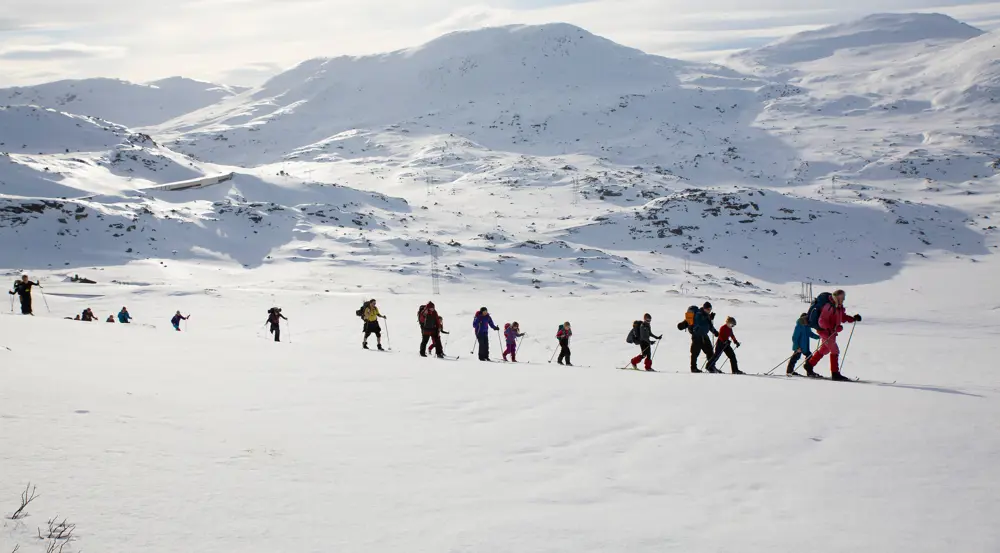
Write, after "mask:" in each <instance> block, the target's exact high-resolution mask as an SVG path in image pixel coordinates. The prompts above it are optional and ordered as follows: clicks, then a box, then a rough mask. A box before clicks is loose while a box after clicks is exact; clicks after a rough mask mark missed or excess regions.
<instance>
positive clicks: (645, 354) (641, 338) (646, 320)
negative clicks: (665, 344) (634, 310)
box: [632, 313, 663, 372]
mask: <svg viewBox="0 0 1000 553" xmlns="http://www.w3.org/2000/svg"><path fill="white" fill-rule="evenodd" d="M652 322H653V316H652V315H650V314H649V313H646V315H645V316H643V318H642V323H640V324H639V328H638V329H636V330H637V332H636V333H635V334H637V335H636V336H634V339H635V343H636V344H639V350H640V352H639V355H638V356H637V357H633V358H632V368H633V369H638V368H639V366H638V365H639V361H642V360H643V359H646V362H645V363H643V366H644V368H645V369H646V370H647V371H650V372H652V371H653V353H652V351H651V350H650V347H651V345H652V344H653V343H654V342H653V338H656V339H657V340H662V339H663V336H657V335H655V334H653V328H652V326H650V324H651V323H652Z"/></svg>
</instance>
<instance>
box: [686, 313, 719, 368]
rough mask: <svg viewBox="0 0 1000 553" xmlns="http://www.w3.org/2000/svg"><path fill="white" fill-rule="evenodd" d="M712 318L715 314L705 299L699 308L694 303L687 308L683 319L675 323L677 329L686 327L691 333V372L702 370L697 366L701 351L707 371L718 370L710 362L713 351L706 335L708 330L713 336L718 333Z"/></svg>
mask: <svg viewBox="0 0 1000 553" xmlns="http://www.w3.org/2000/svg"><path fill="white" fill-rule="evenodd" d="M713 319H715V314H714V313H712V304H711V303H710V302H707V301H706V302H705V304H704V305H702V306H701V309H698V307H697V306H695V305H692V306H691V307H690V308H688V311H687V314H686V315H685V320H684V321H682V322H681V323H680V324H679V325H677V328H678V329H679V330H685V329H686V330H687V331H688V332H690V333H691V372H693V373H700V372H702V371H701V369H699V368H698V356H699V355H701V354H702V353H704V354H705V357H706V358H707V360H708V368H707V370H708V372H710V373H717V372H720V371H719V370H718V369H716V368H715V365H714V364H713V363H712V358H713V357H714V356H715V352H714V351H713V349H712V339H711V338H709V337H708V333H709V332H711V333H712V334H714V335H715V336H718V335H719V331H718V330H716V329H715V325H714V324H712V320H713Z"/></svg>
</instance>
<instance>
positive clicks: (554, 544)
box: [0, 14, 1000, 553]
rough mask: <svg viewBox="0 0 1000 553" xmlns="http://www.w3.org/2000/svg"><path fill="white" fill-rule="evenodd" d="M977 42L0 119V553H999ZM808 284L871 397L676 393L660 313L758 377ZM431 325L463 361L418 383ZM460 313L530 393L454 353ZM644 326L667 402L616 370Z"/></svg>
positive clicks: (450, 61)
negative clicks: (570, 341) (53, 543)
mask: <svg viewBox="0 0 1000 553" xmlns="http://www.w3.org/2000/svg"><path fill="white" fill-rule="evenodd" d="M997 36H998V35H997V34H996V33H982V32H981V31H978V30H976V29H973V28H970V27H968V26H966V25H964V24H962V23H959V22H957V21H954V20H951V19H948V18H944V17H943V16H922V15H907V14H902V15H879V16H873V17H870V18H866V19H864V20H861V21H858V22H853V23H847V24H844V25H839V26H836V27H833V28H830V29H826V30H822V31H818V32H814V33H807V34H803V35H800V36H797V37H792V38H790V39H788V40H785V41H782V42H780V43H777V44H774V45H770V46H767V47H765V48H763V49H760V50H757V51H750V52H745V53H743V54H740V55H739V56H736V57H734V58H732V59H731V60H729V61H728V62H727V63H729V64H730V65H731V67H724V66H719V65H706V64H694V63H689V62H681V61H677V60H671V59H667V58H662V57H658V56H652V55H648V54H645V53H642V52H640V51H637V50H634V49H632V48H627V47H625V46H621V45H617V44H614V43H612V42H610V41H607V40H605V39H603V38H600V37H597V36H594V35H592V34H590V33H588V32H587V31H584V30H582V29H579V28H576V27H573V26H570V25H563V24H554V25H544V26H514V27H504V28H498V29H486V30H480V31H471V32H461V33H453V34H450V35H446V36H444V37H441V38H440V39H438V40H435V41H432V42H430V43H428V44H426V45H423V46H420V47H416V48H412V49H407V50H402V51H398V52H391V53H387V54H383V55H378V56H366V57H358V58H347V57H344V58H333V59H328V58H320V59H314V60H309V61H306V62H303V63H302V64H301V65H299V66H298V67H296V68H293V69H291V70H289V71H288V72H286V73H283V74H281V75H278V76H276V77H274V78H273V79H271V80H270V81H268V82H267V83H265V84H264V85H263V86H261V87H259V88H256V89H253V90H246V91H243V90H235V89H221V90H211V91H210V92H211V94H207V93H206V96H205V97H199V98H201V99H199V100H198V102H194V103H193V104H192V105H190V106H188V107H185V108H184V109H183V110H180V109H178V110H176V113H171V114H170V115H169V116H164V111H163V109H161V106H162V105H164V104H162V103H161V102H160V100H158V99H157V98H162V96H158V95H157V94H160V93H161V92H163V91H168V92H169V94H170V98H181V99H183V98H187V97H190V98H195V97H196V96H197V95H195V94H193V92H192V91H197V90H202V91H205V90H206V88H208V89H215V88H217V87H215V86H214V85H210V84H207V83H194V84H192V83H191V82H190V81H187V80H170V81H166V82H160V83H154V85H155V86H156V87H158V88H156V89H155V90H158V91H160V92H157V93H156V94H154V95H152V96H149V97H148V98H147V99H144V100H142V102H145V103H142V102H139V103H136V102H132V101H131V100H128V98H131V96H129V94H132V92H126V91H134V90H136V89H135V88H134V87H135V85H130V84H127V83H120V82H119V83H116V84H114V86H109V87H108V88H106V89H102V91H103V93H102V94H100V95H97V96H99V97H100V98H102V101H107V102H109V104H108V105H118V104H121V105H122V106H129V107H128V108H127V109H126V108H122V109H123V110H124V111H121V112H118V113H119V115H121V118H118V119H116V117H115V115H114V113H112V114H111V115H102V113H104V112H101V111H100V110H95V112H94V113H87V112H86V111H89V110H80V109H78V107H79V106H80V105H84V104H75V103H73V102H70V103H65V102H64V103H61V104H60V103H58V102H55V103H53V102H49V101H46V100H45V98H57V99H58V98H60V97H61V96H60V94H64V93H65V85H64V84H61V85H59V86H55V85H53V86H54V87H55V89H57V90H60V89H61V90H63V92H60V93H58V94H53V95H50V96H45V95H41V94H39V95H37V98H38V101H35V102H13V103H12V105H10V106H6V107H3V108H0V143H2V144H0V237H2V239H3V244H4V247H3V249H2V255H0V267H2V269H0V271H2V272H3V274H5V275H6V276H7V278H8V279H9V280H12V279H13V278H15V277H16V276H18V275H19V274H21V272H22V271H29V272H30V273H31V274H32V275H33V276H35V277H39V278H41V279H42V281H43V285H44V286H45V288H44V291H45V292H46V296H45V298H44V299H43V297H42V296H41V295H40V292H39V291H37V290H36V293H35V302H34V307H35V313H36V315H37V316H36V317H34V318H25V317H14V316H4V317H0V326H2V328H0V336H4V338H3V339H0V345H2V346H5V347H6V348H9V350H8V349H3V348H0V360H2V364H0V382H2V384H0V420H2V422H0V440H2V442H0V443H4V444H13V446H12V447H10V446H8V447H5V448H4V452H3V453H2V454H0V474H2V475H3V476H4V477H3V478H0V511H3V512H5V513H6V514H10V512H13V510H14V509H16V507H17V505H16V501H17V495H18V494H19V493H20V491H21V490H22V489H23V486H24V485H25V484H26V483H27V482H28V481H32V482H34V483H36V484H37V485H38V486H39V491H40V492H41V493H42V495H43V497H42V498H40V499H39V500H38V501H37V504H34V503H33V504H32V505H31V506H30V507H29V509H28V510H29V512H30V513H31V515H30V517H28V518H27V519H25V520H23V521H10V520H5V523H6V525H5V526H4V532H3V533H0V551H4V549H5V548H6V550H10V549H12V548H13V547H14V545H15V544H19V545H20V546H21V551H36V550H37V551H44V550H45V548H46V546H47V545H48V544H47V543H46V542H45V541H44V540H42V541H40V540H38V537H37V535H36V533H37V532H36V528H37V527H39V526H45V525H46V521H47V520H48V519H49V518H51V517H52V516H56V515H59V516H66V517H69V518H70V519H71V522H75V523H78V525H79V526H78V538H79V539H78V540H76V541H73V542H71V543H70V544H69V545H68V546H67V548H66V550H67V552H70V551H71V552H73V553H75V552H77V551H80V550H86V551H91V550H107V551H121V550H152V551H171V552H173V551H177V550H181V549H185V550H188V549H196V550H199V551H216V550H217V551H232V550H254V551H256V550H261V551H264V550H267V551H275V550H278V551H286V550H309V551H327V550H354V551H356V550H401V549H405V550H408V551H409V550H417V551H442V550H449V551H450V550H456V551H457V550H494V549H495V550H504V551H507V550H519V551H520V550H526V551H564V550H574V551H607V550H628V551H647V550H649V551H653V550H656V551H662V550H663V549H664V548H667V549H669V550H676V551H732V550H736V549H739V550H741V551H769V552H770V551H789V550H799V549H804V548H807V547H808V548H809V549H812V550H819V551H824V552H825V551H831V552H835V551H858V550H864V551H869V550H871V551H896V550H905V551H934V552H937V551H942V550H945V549H947V550H951V551H996V550H1000V533H998V532H997V530H996V525H995V524H993V521H994V520H995V519H996V518H997V517H998V515H1000V506H998V504H997V501H996V499H995V498H996V497H998V493H997V492H998V491H1000V490H998V489H997V486H998V482H1000V472H998V469H997V468H996V467H997V466H998V463H997V462H996V461H997V458H998V456H1000V436H998V433H997V429H996V424H995V421H996V420H997V414H998V413H997V409H998V408H997V405H1000V403H998V402H997V401H996V397H997V394H998V391H1000V378H998V376H997V372H996V371H995V370H994V369H993V368H992V365H991V360H992V359H994V358H996V356H997V355H998V354H1000V351H998V347H997V345H996V344H997V340H996V336H997V334H998V333H1000V319H998V317H1000V296H998V295H997V292H996V286H995V281H996V274H997V271H998V266H997V261H996V256H995V255H991V254H993V253H995V251H996V248H997V247H998V245H1000V242H998V231H997V224H996V219H997V217H1000V186H998V185H1000V136H998V133H1000V125H998V123H997V121H1000V112H998V106H1000V102H998V98H1000V97H998V95H997V94H998V93H997V90H998V83H1000V68H998V66H997V64H996V59H997V56H996V55H994V54H993V52H994V51H995V48H996V44H997ZM806 54H808V55H806ZM95 82H96V83H103V82H104V81H95ZM56 84H59V83H56ZM44 86H45V85H43V87H44ZM60 87H62V88H60ZM147 88H148V87H147ZM178 89H179V90H178ZM142 90H144V91H146V92H149V91H148V90H146V88H143V89H142ZM185 91H187V92H185ZM188 92H192V94H191V95H190V96H189V95H188ZM211 95H217V96H216V97H214V98H210V99H207V100H206V98H207V97H208V96H211ZM97 96H95V97H97ZM144 98H146V97H145V96H144ZM203 100H204V101H203ZM171 102H172V101H171ZM3 103H4V102H3V101H0V104H3ZM30 103H35V104H40V105H26V104H30ZM14 104H16V105H14ZM88 105H89V104H88ZM94 105H97V104H94ZM169 105H170V106H173V107H176V106H179V105H181V104H180V103H169ZM108 113H110V112H108ZM101 117H105V118H106V119H109V120H110V121H109V120H106V119H102V118H101ZM168 118H169V120H167V119H168ZM111 121H113V122H111ZM136 121H139V123H137V122H136ZM143 125H147V126H143ZM230 174H231V175H232V178H231V179H230V180H225V181H224V182H220V183H218V184H213V185H210V186H206V187H201V188H196V189H189V190H181V191H176V190H170V189H171V188H174V187H175V185H176V184H177V183H184V182H192V181H194V182H204V181H206V180H207V181H209V182H211V181H215V180H217V177H220V176H228V175H230ZM435 260H436V261H435ZM74 274H80V275H81V276H85V277H89V278H92V279H94V280H97V281H98V284H95V285H84V284H77V283H72V282H69V277H71V276H73V275H74ZM435 281H436V282H437V287H438V288H439V290H440V295H432V292H433V290H434V283H435ZM802 282H812V283H813V284H814V292H817V293H818V292H819V291H822V290H826V289H832V288H835V287H843V288H846V289H847V290H848V291H849V296H848V304H849V308H850V309H851V310H852V311H860V312H862V313H863V314H864V315H865V318H864V322H863V323H862V324H861V325H859V327H858V330H857V334H856V335H855V336H854V338H853V341H852V343H851V349H850V353H849V355H848V356H847V358H846V367H845V372H846V373H847V374H849V375H852V376H853V375H857V376H863V377H865V378H868V379H872V380H874V381H877V383H876V384H843V385H841V384H835V383H832V382H813V381H804V380H791V381H789V380H787V379H785V378H783V377H782V378H764V377H754V376H750V377H746V378H736V377H729V376H718V377H716V376H710V375H701V376H695V375H690V374H689V373H686V367H687V355H688V353H687V352H688V343H687V340H686V335H685V334H681V333H678V332H677V331H676V330H675V329H674V325H675V324H676V322H677V321H679V320H680V318H681V316H682V314H683V312H684V310H685V309H686V308H687V306H688V305H691V304H700V303H702V302H703V301H705V300H711V301H712V302H713V303H714V304H715V305H716V307H717V311H719V313H720V316H721V317H725V316H727V315H732V316H735V317H736V318H737V319H738V320H739V321H740V323H739V326H738V327H737V330H736V333H737V335H738V336H739V338H740V339H741V340H742V341H743V342H744V346H743V347H742V348H740V349H739V350H738V355H739V358H740V362H741V368H743V369H744V370H747V371H749V372H755V373H756V372H766V371H767V370H769V369H770V368H771V367H773V366H775V365H776V364H778V362H779V361H781V360H782V359H783V358H785V357H786V356H788V355H789V354H790V353H791V352H790V351H789V341H790V340H789V339H790V334H791V332H792V328H793V324H794V321H795V319H796V318H797V316H798V314H799V313H800V312H802V311H804V310H805V309H806V305H805V304H804V303H803V302H802V301H801V298H799V297H798V295H799V294H800V292H801V283H802ZM366 297H378V298H379V299H380V304H381V305H382V308H383V310H384V312H385V313H386V314H388V315H389V316H390V317H391V319H390V321H389V323H390V325H391V337H392V345H393V348H394V349H395V351H394V352H393V353H389V354H379V353H374V352H362V351H360V348H359V346H360V344H358V341H359V337H358V333H359V331H360V325H359V323H358V319H357V318H356V317H354V315H353V313H354V311H355V309H357V307H358V305H360V303H361V302H362V300H363V299H364V298H366ZM432 298H433V299H434V301H435V302H436V303H438V305H439V306H441V307H442V312H443V314H444V316H445V318H446V321H445V324H446V326H448V327H449V328H450V329H451V330H453V331H454V332H455V334H454V335H453V336H452V338H453V339H454V342H453V343H449V345H448V349H449V353H452V354H461V355H462V356H463V359H461V360H459V361H443V362H438V361H436V360H422V359H420V358H419V357H417V356H416V355H415V350H416V347H417V343H418V341H419V337H418V334H417V332H416V330H417V329H416V327H415V324H414V318H415V311H416V307H417V305H419V304H421V303H423V302H426V301H427V300H428V299H432ZM45 300H47V302H48V308H50V309H51V312H50V311H49V310H48V309H46V303H45ZM122 305H127V306H128V307H129V310H130V311H131V312H132V313H133V315H134V316H135V317H136V324H135V325H133V326H131V327H127V328H122V326H121V325H117V324H116V325H114V326H112V325H108V324H105V323H90V324H87V323H78V322H72V321H66V320H64V319H62V317H67V316H69V317H71V316H72V315H74V314H76V313H79V312H80V311H81V310H82V309H83V308H85V307H88V306H89V307H93V308H94V309H95V310H96V311H97V313H98V314H99V316H100V318H101V319H102V320H103V319H104V318H106V317H107V316H108V315H109V314H111V313H116V312H117V311H118V310H119V309H120V308H121V306H122ZM272 305H280V306H282V307H284V308H285V312H286V314H287V315H288V316H290V317H291V319H292V320H291V322H290V325H289V326H288V327H287V328H286V329H285V332H286V338H289V340H286V342H285V343H282V344H273V343H271V342H269V341H268V340H267V335H266V332H265V331H264V330H263V327H262V326H261V325H262V323H263V322H264V318H265V311H266V309H267V308H268V307H270V306H272ZM481 305H487V306H490V307H491V309H492V310H493V313H494V316H495V317H496V318H497V322H509V321H512V320H515V319H516V320H518V321H519V322H520V323H521V325H522V328H523V329H524V330H526V331H527V332H528V333H529V337H528V338H527V339H526V341H525V343H524V350H523V352H522V356H521V357H522V359H523V360H527V361H532V362H534V363H533V364H528V365H519V366H516V367H515V366H509V365H483V364H480V363H478V362H475V361H471V360H469V359H468V358H469V357H470V356H469V355H468V351H467V350H466V349H465V348H469V347H471V346H472V341H471V339H472V337H471V335H470V333H469V332H468V330H469V323H470V321H471V317H472V312H473V310H475V309H477V308H478V307H480V306H481ZM11 307H12V308H14V309H16V305H13V304H12V305H11ZM177 309H181V310H183V311H184V312H185V313H187V312H191V313H193V314H194V317H193V318H192V320H191V321H189V323H188V325H187V327H186V332H182V333H174V332H172V331H170V330H169V325H168V323H167V319H169V317H170V315H171V314H172V313H173V312H174V311H176V310H177ZM644 312H650V313H652V314H653V316H654V329H655V330H657V331H658V332H663V333H664V334H665V335H666V338H665V340H664V342H663V344H662V348H661V350H660V351H659V353H658V355H657V363H656V364H657V367H658V368H660V369H662V370H664V371H666V374H648V375H647V374H640V373H634V372H625V371H615V370H613V369H614V367H616V366H623V365H624V363H625V362H626V361H627V360H628V358H630V357H631V356H632V355H634V354H635V352H634V348H633V347H631V346H628V345H627V344H625V342H624V338H625V335H626V333H627V332H628V328H629V325H630V323H631V321H632V320H634V319H636V318H639V317H641V315H642V314H643V313H644ZM565 320H570V321H572V322H573V326H574V330H575V332H576V334H575V338H574V347H573V349H574V358H573V360H574V361H575V362H577V364H579V365H584V366H581V367H577V368H574V369H569V368H562V367H558V366H554V365H550V364H549V363H547V361H548V358H547V357H546V356H548V355H550V354H551V352H552V350H551V349H550V348H552V347H553V346H554V344H553V341H554V340H553V335H554V333H555V327H556V325H557V324H559V323H561V322H563V321H565ZM145 325H149V326H145ZM846 341H847V337H846V336H845V337H844V338H842V342H841V346H842V347H844V346H846ZM53 344H58V346H59V347H52V345H53ZM496 347H497V346H496V344H494V348H496ZM151 353H152V354H153V355H150V354H151ZM497 353H498V352H496V351H494V357H496V356H497ZM822 369H823V371H824V372H827V365H826V364H824V365H823V366H822ZM677 371H679V372H677ZM779 371H780V369H779ZM639 380H642V382H639ZM793 388H794V389H793ZM4 498H7V499H4ZM8 511H9V512H8Z"/></svg>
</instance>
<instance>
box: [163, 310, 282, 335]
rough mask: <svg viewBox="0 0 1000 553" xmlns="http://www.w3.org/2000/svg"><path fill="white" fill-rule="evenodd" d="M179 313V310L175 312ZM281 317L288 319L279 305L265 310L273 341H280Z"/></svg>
mask: <svg viewBox="0 0 1000 553" xmlns="http://www.w3.org/2000/svg"><path fill="white" fill-rule="evenodd" d="M177 314H178V315H180V312H179V311H178V312H177ZM281 319H285V320H286V321H287V320H288V317H286V316H284V315H282V314H281V308H280V307H272V308H270V309H268V310H267V322H266V324H269V325H271V334H274V341H275V342H280V341H281Z"/></svg>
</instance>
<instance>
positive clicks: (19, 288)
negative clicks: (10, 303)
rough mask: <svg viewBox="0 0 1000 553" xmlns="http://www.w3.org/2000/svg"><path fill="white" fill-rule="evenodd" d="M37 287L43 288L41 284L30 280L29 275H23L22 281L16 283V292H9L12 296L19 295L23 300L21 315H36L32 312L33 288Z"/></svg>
mask: <svg viewBox="0 0 1000 553" xmlns="http://www.w3.org/2000/svg"><path fill="white" fill-rule="evenodd" d="M32 286H37V287H39V288H41V287H42V285H41V284H39V283H37V282H33V281H31V280H29V279H28V275H21V280H15V281H14V290H13V291H11V292H8V294H10V295H11V296H13V295H14V294H17V297H18V299H20V300H21V314H22V315H34V313H33V312H32V310H31V287H32Z"/></svg>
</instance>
